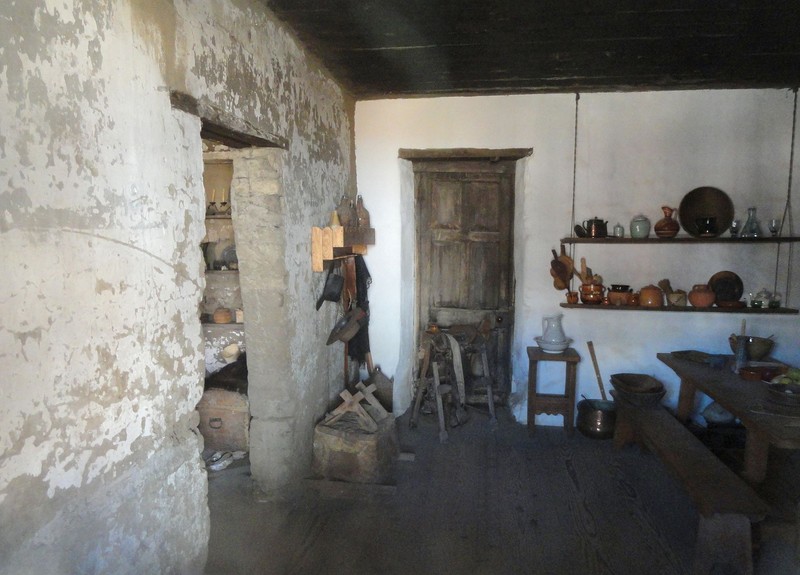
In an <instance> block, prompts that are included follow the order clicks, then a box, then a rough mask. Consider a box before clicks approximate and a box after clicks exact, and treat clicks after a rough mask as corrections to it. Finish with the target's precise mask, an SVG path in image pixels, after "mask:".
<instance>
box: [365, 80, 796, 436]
mask: <svg viewBox="0 0 800 575" xmlns="http://www.w3.org/2000/svg"><path fill="white" fill-rule="evenodd" d="M792 102H793V98H792V94H791V92H788V91H784V90H721V91H680V92H650V93H607V94H603V93H600V94H584V95H582V96H581V98H580V112H579V125H578V130H579V140H578V158H577V186H576V188H577V190H576V218H577V219H578V220H579V221H581V220H584V219H587V218H590V217H594V216H598V217H603V218H604V219H607V220H608V221H609V228H610V227H611V226H613V224H615V223H616V222H617V221H619V222H621V223H623V224H624V225H625V226H626V228H627V225H628V222H629V221H630V219H631V218H632V217H633V216H634V215H636V214H638V213H640V212H641V213H645V214H646V215H647V216H648V217H650V219H651V220H652V222H653V223H655V222H656V221H657V220H658V219H660V218H661V217H662V214H661V210H660V206H662V205H670V206H673V207H677V206H678V204H679V203H680V200H681V198H682V197H683V196H684V195H685V194H686V193H687V192H688V191H690V190H691V189H693V188H695V187H698V186H703V185H710V186H716V187H719V188H721V189H723V190H725V191H726V192H727V193H728V195H729V196H730V197H731V199H732V200H733V203H734V205H735V208H736V213H737V217H742V216H743V214H744V213H745V210H746V208H747V207H748V206H751V205H754V206H757V207H758V209H759V214H760V215H761V217H762V218H768V217H772V216H775V215H779V214H781V213H782V211H783V207H784V202H785V197H786V190H787V180H788V174H789V165H788V164H789V154H790V141H791V125H792V123H791V116H792ZM574 114H575V96H574V95H572V94H566V95H535V96H497V97H473V98H437V99H415V100H377V101H365V102H359V103H358V104H357V106H356V158H357V167H358V169H357V171H358V187H359V193H360V194H362V195H363V196H364V198H365V202H366V203H367V205H368V206H369V208H370V210H371V214H372V220H373V222H374V224H373V225H374V226H375V227H376V228H377V230H378V236H377V244H376V245H375V246H374V247H372V248H371V249H370V252H369V255H368V256H367V263H368V265H369V267H370V271H371V272H372V275H373V287H372V288H371V292H370V299H371V303H372V308H373V310H375V312H374V314H373V315H375V316H378V318H376V321H381V323H382V327H381V329H375V330H372V331H371V337H372V349H373V356H374V357H375V359H376V362H380V363H382V364H383V367H384V371H385V372H386V373H388V374H392V373H394V374H395V375H396V376H397V377H396V387H395V389H396V397H395V404H396V405H398V409H399V410H401V411H402V410H403V409H405V408H406V407H407V406H408V405H409V401H410V385H411V381H410V378H411V373H412V367H413V362H414V357H413V353H409V350H411V348H412V346H413V339H414V327H413V326H412V325H411V324H410V323H409V321H408V318H410V317H413V315H414V312H413V310H414V307H413V306H414V301H413V295H412V294H413V286H414V279H413V272H414V266H413V255H412V254H413V251H414V246H413V225H414V224H413V204H412V201H411V200H410V199H409V194H410V193H411V192H412V191H413V185H412V184H409V182H408V177H404V176H403V174H406V173H407V170H408V168H407V166H405V165H404V164H405V162H403V161H401V160H398V158H397V155H398V150H399V149H400V148H412V149H426V148H470V147H474V148H510V147H515V148H533V149H534V153H533V155H532V157H530V158H526V159H524V160H521V161H520V162H519V163H518V174H517V190H516V193H517V200H516V202H517V203H516V207H515V209H516V214H515V240H514V241H515V248H514V249H515V254H514V261H515V268H516V269H515V274H516V279H517V286H516V318H515V336H514V340H513V350H512V371H513V379H514V388H515V391H516V394H515V398H514V407H515V414H516V416H517V417H518V418H519V419H520V420H521V421H524V420H525V413H524V407H525V402H526V397H525V395H526V382H527V373H528V365H527V356H526V354H525V348H526V346H528V345H534V343H533V338H534V336H536V335H540V334H541V318H542V317H543V316H544V315H549V314H553V313H563V314H564V327H565V331H566V333H567V335H568V336H569V337H572V338H573V339H574V340H575V343H574V346H575V347H576V348H577V350H578V352H579V353H580V354H581V356H582V357H583V361H582V362H581V364H580V366H579V390H578V392H579V393H583V394H586V395H587V396H588V397H598V396H599V391H598V389H597V384H596V379H595V377H594V372H593V370H592V367H591V361H590V359H589V354H588V350H587V348H586V342H587V341H589V340H592V341H594V343H595V346H596V348H597V353H598V356H599V362H600V368H601V372H602V374H603V377H604V380H605V381H606V385H607V386H608V377H609V375H610V374H612V373H618V372H639V373H648V374H651V375H655V376H656V377H657V378H659V379H660V380H662V381H664V383H665V384H667V386H668V388H669V394H668V396H667V398H666V400H667V401H668V402H670V403H673V404H674V402H675V401H676V400H677V386H678V381H677V379H676V378H675V376H674V374H673V373H672V372H671V371H670V370H668V369H667V368H666V367H664V366H662V365H661V364H660V362H658V360H657V359H656V358H655V355H656V353H658V352H662V351H672V350H678V349H700V350H703V351H707V352H712V353H727V352H729V349H728V344H727V336H728V335H729V334H730V333H731V332H734V331H738V330H739V328H740V324H741V320H742V319H743V318H744V317H746V318H747V325H748V332H749V333H751V334H754V335H762V336H767V335H770V334H775V339H776V340H777V342H778V343H777V345H776V348H775V355H776V356H777V357H778V358H780V359H783V360H785V361H788V362H792V363H794V364H798V363H800V321H799V320H798V316H765V315H760V316H759V315H749V316H743V315H738V314H735V315H728V314H724V315H723V314H679V313H660V314H654V313H642V312H639V313H637V312H621V313H603V312H602V311H592V310H564V309H561V308H559V307H558V304H559V303H561V302H562V301H564V296H563V293H561V292H557V291H556V290H554V289H553V287H552V280H551V277H550V275H549V273H548V270H549V260H550V259H551V255H550V249H551V248H556V249H557V248H558V240H559V238H561V237H564V236H566V235H569V230H570V228H571V226H570V214H571V201H572V160H573V151H572V150H573V130H574ZM795 161H796V162H797V158H796V159H795ZM795 168H797V166H795ZM795 181H796V178H795ZM794 205H795V206H797V201H796V200H795V202H794ZM794 217H795V220H797V218H798V212H797V207H795V214H794ZM408 230H412V231H411V232H409V231H408ZM797 232H798V230H795V233H797ZM787 253H788V247H787V246H786V245H784V247H783V248H782V250H781V254H782V261H781V266H780V267H781V278H780V281H779V285H780V289H781V291H783V289H784V287H785V281H786V276H785V273H784V272H785V268H786V265H785V262H786V256H787ZM576 255H577V256H578V257H580V256H585V257H586V258H587V261H588V264H589V266H590V267H592V268H593V269H594V270H595V272H597V273H600V274H602V275H603V276H604V278H606V283H609V284H610V283H627V284H631V285H632V286H634V287H636V288H639V287H642V286H644V285H647V284H650V283H656V282H657V281H658V280H660V279H662V278H665V277H666V278H669V279H670V280H671V281H672V284H673V286H674V287H675V288H684V289H687V290H688V289H690V288H691V286H692V285H693V284H696V283H704V282H706V281H707V280H708V279H709V278H710V277H711V275H712V274H714V273H715V272H717V271H720V270H732V271H734V272H736V273H737V274H739V275H740V276H741V277H742V279H743V281H744V284H745V290H746V291H755V290H757V289H758V288H759V287H761V286H768V287H771V286H772V283H773V275H774V270H775V257H776V247H775V246H760V247H756V246H745V247H742V248H738V247H736V248H733V247H730V246H721V245H707V246H705V245H692V246H687V247H683V248H681V247H677V246H670V245H664V246H627V247H622V246H620V247H613V248H602V247H599V246H582V247H581V246H579V249H578V251H577V253H576ZM798 257H800V255H799V254H798V250H797V249H795V250H794V262H793V267H794V268H795V275H794V277H795V281H796V277H797V273H798V272H797V268H798V263H800V262H798ZM788 303H789V304H790V305H791V306H794V307H798V306H800V292H798V290H796V289H795V290H793V291H792V298H791V300H790V301H789V302H788ZM411 351H413V350H411ZM539 381H540V389H544V390H548V389H551V390H557V389H559V388H560V387H562V386H563V384H562V383H561V382H563V367H561V366H558V367H557V368H554V367H553V366H543V369H540V380H539ZM541 422H542V423H558V424H560V418H547V417H542V420H541Z"/></svg>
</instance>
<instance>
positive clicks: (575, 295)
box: [567, 291, 578, 304]
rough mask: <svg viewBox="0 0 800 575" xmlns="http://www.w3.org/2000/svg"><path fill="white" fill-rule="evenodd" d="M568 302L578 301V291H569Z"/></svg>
mask: <svg viewBox="0 0 800 575" xmlns="http://www.w3.org/2000/svg"><path fill="white" fill-rule="evenodd" d="M567 303H569V304H575V303H578V292H576V291H571V292H567Z"/></svg>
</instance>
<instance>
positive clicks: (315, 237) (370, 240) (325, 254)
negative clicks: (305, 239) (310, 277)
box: [311, 226, 375, 272]
mask: <svg viewBox="0 0 800 575" xmlns="http://www.w3.org/2000/svg"><path fill="white" fill-rule="evenodd" d="M374 243H375V229H374V228H345V227H342V226H333V227H325V228H317V227H313V228H311V270H312V271H315V272H321V271H323V270H324V269H325V261H328V260H332V259H336V258H343V257H348V256H352V255H355V254H362V255H363V254H365V253H367V245H372V244H374Z"/></svg>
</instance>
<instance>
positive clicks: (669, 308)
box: [560, 303, 800, 315]
mask: <svg viewBox="0 0 800 575" xmlns="http://www.w3.org/2000/svg"><path fill="white" fill-rule="evenodd" d="M560 305H561V307H563V308H568V309H588V310H594V311H655V312H681V313H684V312H689V313H744V314H772V315H797V314H798V313H800V310H796V309H792V308H787V307H775V308H758V307H716V306H714V307H693V306H673V305H665V306H661V307H647V306H641V305H604V304H596V305H592V304H585V303H562V304H560Z"/></svg>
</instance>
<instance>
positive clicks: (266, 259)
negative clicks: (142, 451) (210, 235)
mask: <svg viewBox="0 0 800 575" xmlns="http://www.w3.org/2000/svg"><path fill="white" fill-rule="evenodd" d="M285 154H286V152H285V151H284V150H282V149H279V148H247V149H240V150H231V151H225V152H209V153H206V154H205V155H204V158H205V159H206V160H215V159H230V160H232V161H233V180H232V183H231V203H232V206H233V213H232V217H233V227H234V229H235V230H236V252H237V256H238V259H239V283H240V288H241V293H242V303H243V307H244V310H245V317H244V331H245V340H246V341H247V367H248V395H249V398H250V413H251V416H252V419H251V421H250V461H251V464H252V473H253V477H254V478H255V479H256V481H257V482H258V483H259V484H260V485H262V486H264V487H272V486H281V485H285V484H286V483H288V482H289V481H290V480H291V479H292V471H293V470H294V468H295V467H296V459H297V453H296V444H295V438H296V433H295V431H296V430H294V428H293V426H294V421H295V417H294V415H295V414H297V413H298V411H299V409H300V406H299V405H293V404H292V400H291V399H290V398H291V397H292V396H293V393H292V391H291V389H290V388H291V387H292V385H293V384H292V382H293V376H292V369H291V354H290V349H289V348H290V342H291V337H290V333H291V331H292V326H291V322H289V318H288V317H287V307H286V305H285V297H286V292H287V270H286V263H285V257H284V256H285V251H286V241H285V229H284V223H283V222H284V215H285V211H286V208H285V202H284V194H283V186H282V178H281V175H282V172H283V163H284V161H285V157H284V156H285Z"/></svg>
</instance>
